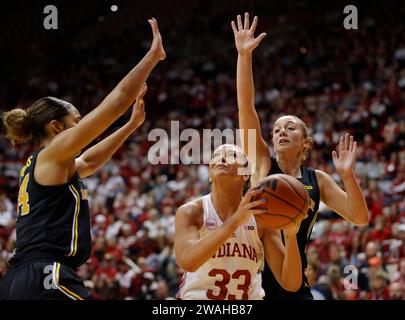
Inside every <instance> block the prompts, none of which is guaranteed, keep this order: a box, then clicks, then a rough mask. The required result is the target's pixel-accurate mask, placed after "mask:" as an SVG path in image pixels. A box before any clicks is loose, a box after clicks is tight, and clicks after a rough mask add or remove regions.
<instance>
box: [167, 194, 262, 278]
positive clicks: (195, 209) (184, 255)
mask: <svg viewBox="0 0 405 320" xmlns="http://www.w3.org/2000/svg"><path fill="white" fill-rule="evenodd" d="M257 194H259V191H258V190H250V191H248V192H247V193H246V194H245V196H244V198H243V200H242V201H241V203H240V205H239V207H238V210H237V211H236V212H235V213H234V215H233V216H232V217H231V218H229V219H227V220H226V221H225V222H224V223H223V224H222V225H221V226H220V227H219V228H218V229H216V230H215V231H213V232H211V233H209V234H208V235H207V236H205V237H203V238H200V234H199V229H200V228H201V226H202V221H203V215H204V213H203V207H202V204H201V203H200V204H198V203H197V202H195V203H188V204H185V205H183V206H181V207H180V208H179V209H178V210H177V213H176V219H175V228H176V233H175V237H174V248H175V252H176V261H177V263H178V265H179V266H180V267H181V268H183V269H184V270H186V271H188V272H195V271H196V270H197V269H198V268H200V267H201V266H202V265H203V264H204V263H205V262H206V261H207V260H208V259H210V258H211V257H212V256H213V255H214V254H215V252H216V251H217V250H218V249H219V247H220V246H221V245H222V244H223V243H224V242H225V241H226V240H227V239H228V238H229V237H230V236H231V235H232V233H233V232H234V231H235V230H236V229H237V228H238V227H239V226H240V225H241V224H243V223H245V222H246V221H247V220H248V219H249V217H250V216H251V215H252V214H255V213H262V212H263V209H254V207H256V206H258V205H260V204H263V201H262V200H256V201H253V202H250V200H251V199H252V197H254V196H255V195H257Z"/></svg>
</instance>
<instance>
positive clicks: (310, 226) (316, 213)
mask: <svg viewBox="0 0 405 320" xmlns="http://www.w3.org/2000/svg"><path fill="white" fill-rule="evenodd" d="M316 218H318V211H317V212H315V214H314V217H313V218H312V221H311V224H310V225H309V228H308V233H307V239H308V238H309V233H310V232H311V229H312V227H313V226H314V224H315V222H316Z"/></svg>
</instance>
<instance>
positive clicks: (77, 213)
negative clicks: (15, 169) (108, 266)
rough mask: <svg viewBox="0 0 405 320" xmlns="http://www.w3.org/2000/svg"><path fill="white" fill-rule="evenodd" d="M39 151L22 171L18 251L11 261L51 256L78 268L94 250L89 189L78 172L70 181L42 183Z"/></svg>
mask: <svg viewBox="0 0 405 320" xmlns="http://www.w3.org/2000/svg"><path fill="white" fill-rule="evenodd" d="M39 152H40V150H39V151H36V152H34V153H33V154H32V155H31V156H30V157H29V158H28V160H27V162H26V164H25V166H24V167H23V168H22V169H21V172H20V189H19V195H18V208H17V210H18V212H17V223H16V228H17V243H16V253H15V255H14V257H13V258H12V260H11V261H10V263H11V264H13V263H18V262H20V261H24V260H25V259H26V258H30V259H32V258H37V257H49V258H53V259H55V261H60V262H62V263H66V264H68V265H70V266H71V267H73V268H77V267H78V266H80V265H81V264H82V263H84V262H85V261H86V260H87V259H88V258H89V256H90V253H91V234H90V215H89V205H88V200H87V197H88V192H87V189H86V187H85V185H84V184H83V182H82V181H81V180H80V178H79V175H78V174H77V173H76V172H75V174H74V176H73V177H72V178H71V179H70V181H69V182H68V183H64V184H61V185H56V186H43V185H40V184H38V183H37V182H36V181H35V178H34V168H35V163H36V160H37V157H38V154H39Z"/></svg>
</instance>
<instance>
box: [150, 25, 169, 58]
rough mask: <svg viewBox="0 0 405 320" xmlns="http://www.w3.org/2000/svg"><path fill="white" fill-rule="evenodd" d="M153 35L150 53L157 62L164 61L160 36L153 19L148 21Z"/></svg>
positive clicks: (164, 53)
mask: <svg viewBox="0 0 405 320" xmlns="http://www.w3.org/2000/svg"><path fill="white" fill-rule="evenodd" d="M148 22H149V24H150V26H151V28H152V33H153V40H152V45H151V47H150V51H151V52H152V53H153V54H154V55H155V56H156V58H157V59H159V60H164V59H165V58H166V52H165V49H164V48H163V42H162V36H161V35H160V32H159V27H158V23H157V21H156V19H155V18H152V19H149V20H148Z"/></svg>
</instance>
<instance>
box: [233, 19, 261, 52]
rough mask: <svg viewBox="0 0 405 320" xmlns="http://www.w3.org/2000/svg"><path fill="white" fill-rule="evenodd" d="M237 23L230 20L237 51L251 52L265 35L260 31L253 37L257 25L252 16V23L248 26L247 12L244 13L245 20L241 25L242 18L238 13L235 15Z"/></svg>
mask: <svg viewBox="0 0 405 320" xmlns="http://www.w3.org/2000/svg"><path fill="white" fill-rule="evenodd" d="M236 20H237V24H238V26H236V24H235V22H234V21H232V22H231V26H232V30H233V34H234V35H235V45H236V49H237V50H238V52H239V53H241V54H243V53H251V52H253V50H254V49H255V48H256V47H257V46H258V45H259V43H260V42H261V41H262V40H263V38H264V37H265V36H266V33H261V34H260V35H259V36H258V37H257V38H255V36H254V33H255V30H256V26H257V20H258V18H257V17H254V19H253V22H252V25H251V26H250V27H249V14H248V13H245V21H244V24H243V25H242V18H241V16H240V15H238V16H237V17H236Z"/></svg>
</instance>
